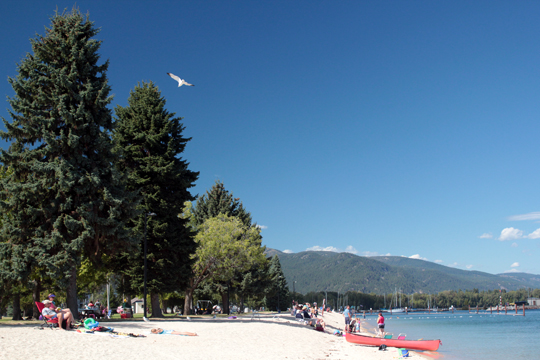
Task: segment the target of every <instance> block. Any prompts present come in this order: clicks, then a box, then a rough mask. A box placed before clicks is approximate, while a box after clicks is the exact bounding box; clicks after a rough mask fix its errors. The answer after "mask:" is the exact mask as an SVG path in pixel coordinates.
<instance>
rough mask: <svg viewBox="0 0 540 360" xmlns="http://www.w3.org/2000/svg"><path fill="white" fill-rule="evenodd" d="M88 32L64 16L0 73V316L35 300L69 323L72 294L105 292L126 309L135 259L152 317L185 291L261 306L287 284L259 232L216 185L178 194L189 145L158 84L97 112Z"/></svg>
mask: <svg viewBox="0 0 540 360" xmlns="http://www.w3.org/2000/svg"><path fill="white" fill-rule="evenodd" d="M98 32H99V30H98V29H97V28H96V27H95V26H94V23H93V22H92V21H90V19H89V17H88V15H86V16H83V15H82V14H81V13H80V12H79V10H77V9H75V8H74V9H73V10H72V11H70V12H69V11H64V12H63V13H61V14H59V13H56V14H55V15H54V16H53V17H52V18H51V24H50V27H49V28H46V29H45V33H44V34H43V35H36V37H35V38H33V39H31V40H30V43H31V49H32V51H31V52H29V53H28V54H27V55H26V56H25V57H24V58H23V59H22V60H21V61H20V62H19V63H18V64H17V76H15V77H13V78H8V81H9V83H10V84H11V86H12V88H13V90H14V93H15V95H14V96H13V97H11V98H9V99H8V102H9V104H10V106H11V109H10V110H9V114H10V117H11V121H8V120H6V119H2V120H3V121H4V124H5V127H6V131H2V132H0V136H1V137H2V139H4V140H5V141H6V142H8V143H9V144H10V145H9V148H8V149H3V150H1V151H0V162H1V163H2V169H1V172H0V190H1V191H0V211H1V214H2V216H1V224H0V225H1V228H0V290H1V291H0V314H2V313H4V311H5V309H6V307H7V306H8V304H9V307H10V308H11V309H12V312H13V318H14V319H18V318H19V317H20V310H21V308H28V307H32V308H33V311H32V313H33V316H34V317H37V316H38V315H39V314H38V312H37V308H36V307H35V305H34V302H35V301H41V300H42V294H43V292H47V293H48V292H55V293H57V294H59V299H60V300H61V301H63V302H65V303H66V304H67V307H69V308H70V309H71V311H72V313H73V314H77V313H78V298H79V297H80V296H81V295H83V294H86V293H96V292H97V293H100V292H103V288H104V286H105V284H109V283H112V284H113V288H114V292H113V293H114V295H113V296H114V299H115V300H116V301H118V299H121V298H122V297H124V296H125V297H127V298H128V302H129V301H130V300H131V298H132V296H141V294H142V293H143V287H144V268H145V260H146V268H147V288H148V292H149V298H150V307H151V309H152V316H157V317H159V316H162V313H161V309H162V308H166V307H167V306H166V303H167V301H169V302H170V303H171V304H172V303H174V302H175V301H178V299H183V300H184V305H183V307H184V313H186V314H188V313H189V312H190V311H192V309H193V299H194V296H214V297H216V296H219V297H220V298H221V301H222V302H223V304H224V305H225V306H226V307H227V308H228V306H227V305H228V302H229V294H231V289H232V290H233V292H232V294H233V295H232V296H235V297H237V298H238V299H240V300H241V301H242V302H244V301H246V302H252V303H253V304H254V305H259V306H268V304H272V301H273V300H272V299H273V297H275V296H278V293H279V292H280V291H281V292H285V291H286V290H285V289H286V287H287V285H286V282H285V279H284V276H283V273H282V272H281V267H280V265H279V260H278V259H277V257H275V258H272V259H269V258H267V257H266V256H265V255H264V250H265V248H264V246H262V237H261V234H260V229H259V227H258V226H257V224H255V223H253V221H252V219H251V215H250V214H249V212H247V211H246V210H245V209H244V208H243V205H242V203H241V202H240V201H239V199H238V198H233V195H232V193H230V192H229V191H227V190H226V189H225V188H224V186H223V184H222V183H220V182H216V184H215V185H214V186H213V187H212V189H211V190H209V191H207V193H206V194H205V195H203V196H202V197H200V198H198V199H197V198H196V197H195V196H194V195H192V194H191V193H190V189H191V188H192V187H194V186H195V182H196V181H197V179H198V177H199V173H198V172H196V171H193V170H191V169H189V163H188V162H187V161H186V160H185V159H183V158H182V157H181V155H182V153H183V152H184V149H185V147H186V145H187V144H188V142H189V141H190V140H191V139H190V138H187V137H185V136H184V135H183V130H184V126H183V124H182V122H181V120H182V118H181V117H177V116H176V114H175V113H171V112H169V111H168V110H167V109H166V108H165V105H166V100H165V99H164V98H163V97H162V95H161V92H160V91H159V89H158V87H157V86H156V85H155V84H154V83H153V82H142V83H138V84H137V85H136V86H135V87H134V89H133V90H132V91H131V92H130V96H129V98H128V105H127V106H125V107H122V106H116V107H115V109H114V111H112V110H111V109H110V108H109V107H108V106H109V105H110V104H111V102H112V99H113V97H112V96H111V95H110V94H111V88H110V86H109V84H108V78H107V71H108V66H109V62H108V61H104V62H103V61H100V55H99V49H100V46H101V43H102V42H101V41H99V40H96V39H94V37H95V36H96V35H97V34H98ZM145 245H146V251H144V249H145ZM145 252H146V258H145V256H144V254H145ZM120 294H122V295H123V296H120ZM175 299H176V300H175ZM33 305H34V306H33Z"/></svg>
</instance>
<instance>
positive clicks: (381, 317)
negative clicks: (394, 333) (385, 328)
mask: <svg viewBox="0 0 540 360" xmlns="http://www.w3.org/2000/svg"><path fill="white" fill-rule="evenodd" d="M377 324H384V316H382V315H381V316H379V318H378V319H377Z"/></svg>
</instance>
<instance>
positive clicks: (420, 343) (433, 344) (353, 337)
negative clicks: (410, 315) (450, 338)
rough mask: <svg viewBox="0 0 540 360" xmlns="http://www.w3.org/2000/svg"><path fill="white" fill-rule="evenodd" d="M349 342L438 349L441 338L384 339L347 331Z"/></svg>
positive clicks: (414, 348)
mask: <svg viewBox="0 0 540 360" xmlns="http://www.w3.org/2000/svg"><path fill="white" fill-rule="evenodd" d="M345 338H346V339H347V341H348V342H351V343H355V344H361V345H371V346H381V345H383V344H384V345H386V346H390V347H396V348H404V349H410V350H429V351H437V349H439V345H440V344H441V340H397V339H383V338H379V337H372V336H364V335H358V334H352V333H347V334H346V337H345Z"/></svg>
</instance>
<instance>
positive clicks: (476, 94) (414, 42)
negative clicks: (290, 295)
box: [0, 0, 540, 274]
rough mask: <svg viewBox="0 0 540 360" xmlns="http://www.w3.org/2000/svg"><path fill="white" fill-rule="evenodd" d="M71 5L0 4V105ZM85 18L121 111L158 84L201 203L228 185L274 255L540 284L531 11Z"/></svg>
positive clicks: (380, 6)
mask: <svg viewBox="0 0 540 360" xmlns="http://www.w3.org/2000/svg"><path fill="white" fill-rule="evenodd" d="M73 4H74V3H73V2H68V1H47V0H42V1H20V2H14V1H4V2H2V3H0V13H1V14H2V15H1V17H2V21H1V22H0V29H1V33H2V35H3V36H2V37H1V39H0V44H1V48H2V56H1V58H0V61H1V64H0V65H1V66H0V68H1V69H2V74H3V76H4V80H3V81H0V94H4V95H5V96H11V95H13V91H12V89H11V87H10V86H9V84H8V82H7V77H8V76H15V75H16V66H15V64H16V63H17V62H19V61H20V60H21V59H22V58H23V57H24V55H25V54H26V52H28V51H30V42H29V39H30V38H31V37H34V36H35V34H36V33H40V34H43V33H44V27H45V26H48V25H49V24H50V20H49V17H50V16H51V15H53V14H54V11H55V9H56V8H57V7H58V8H59V9H60V10H62V9H64V8H68V9H71V8H72V6H73ZM77 6H78V7H79V9H80V10H81V11H82V12H83V13H86V12H89V14H90V19H91V20H92V21H94V22H95V24H96V26H97V27H100V28H101V29H102V31H101V33H100V34H99V35H98V36H97V38H98V39H100V40H103V45H102V48H101V51H100V53H101V55H102V59H109V60H110V67H109V72H108V77H109V79H110V85H111V87H112V92H113V93H114V94H115V98H114V105H116V104H119V105H122V106H125V105H126V104H127V98H128V96H129V91H130V90H131V89H133V87H134V86H135V85H136V84H137V82H139V81H150V80H151V81H154V82H155V83H156V84H157V85H158V86H159V88H160V90H161V91H162V95H163V96H164V97H165V98H166V100H167V109H168V110H169V111H171V112H175V113H176V114H177V115H179V116H182V117H184V125H185V126H186V130H185V135H186V136H190V137H192V138H193V140H192V141H191V142H190V143H189V144H188V146H187V150H186V152H185V153H184V154H183V157H184V158H185V159H187V160H188V161H189V162H190V169H191V170H195V171H200V173H201V174H200V178H199V180H198V181H197V186H196V188H195V189H194V191H193V193H194V194H203V193H204V192H205V191H206V190H207V189H209V188H210V187H211V186H212V185H213V183H214V182H215V181H216V180H220V181H222V182H223V183H224V184H225V187H226V188H227V189H228V190H230V191H232V192H233V193H234V195H235V197H240V198H241V200H242V202H243V203H244V205H245V207H246V208H247V209H248V211H250V212H251V213H252V216H253V219H254V220H255V221H256V222H257V223H258V224H259V225H261V226H262V228H263V231H262V234H263V243H264V244H265V245H266V246H268V247H271V248H275V249H278V250H282V251H285V250H286V251H292V252H299V251H304V250H306V249H313V250H315V249H318V250H323V249H324V250H331V251H350V252H353V253H356V254H358V255H383V254H391V255H397V256H407V257H418V258H422V259H426V260H428V261H435V262H438V263H440V264H442V265H446V266H453V267H456V268H460V269H471V270H479V271H484V272H488V273H502V272H506V271H520V272H529V273H535V274H540V263H539V262H538V254H539V252H540V203H539V199H540V187H539V183H538V181H539V179H540V168H539V166H538V160H539V159H540V147H539V146H538V135H539V133H540V122H539V121H538V120H539V115H540V81H538V79H539V75H540V66H539V65H538V64H540V43H539V42H538V39H539V38H540V22H539V21H538V19H539V18H540V3H539V2H535V1H519V2H514V1H474V2H470V1H452V2H443V1H369V2H368V1H339V2H331V1H294V2H291V1H191V2H186V1H156V2H149V1H148V2H144V1H77ZM167 72H172V73H174V74H177V75H179V76H181V77H182V78H185V79H186V80H187V81H188V82H191V83H193V84H195V87H185V86H183V87H181V88H178V87H177V85H176V84H175V82H174V81H173V80H172V79H170V78H169V77H168V76H167V75H166V73H167ZM8 106H9V105H8V103H7V102H6V103H5V106H3V107H0V116H3V117H4V118H6V119H8V120H11V119H10V118H9V116H8V113H7V108H8ZM0 146H4V147H6V146H8V145H7V144H5V143H4V144H0Z"/></svg>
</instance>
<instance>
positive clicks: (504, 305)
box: [504, 304, 506, 315]
mask: <svg viewBox="0 0 540 360" xmlns="http://www.w3.org/2000/svg"><path fill="white" fill-rule="evenodd" d="M504 315H506V304H504Z"/></svg>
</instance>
